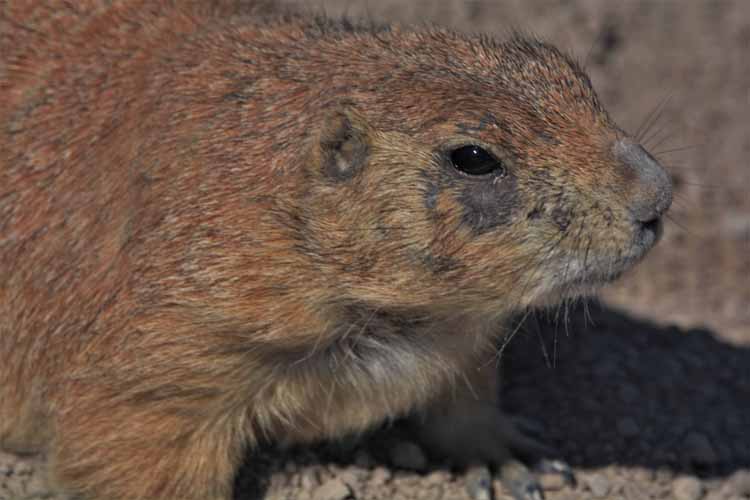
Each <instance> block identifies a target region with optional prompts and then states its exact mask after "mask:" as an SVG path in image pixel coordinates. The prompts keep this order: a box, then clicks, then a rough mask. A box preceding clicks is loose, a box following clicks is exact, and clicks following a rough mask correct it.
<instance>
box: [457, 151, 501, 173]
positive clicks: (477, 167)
mask: <svg viewBox="0 0 750 500" xmlns="http://www.w3.org/2000/svg"><path fill="white" fill-rule="evenodd" d="M450 158H451V162H452V163H453V166H454V167H455V168H456V169H457V170H460V171H461V172H463V173H465V174H468V175H487V174H490V173H495V174H497V175H503V174H505V166H504V165H503V162H502V161H500V160H499V159H498V158H495V157H494V156H493V155H492V154H490V153H488V152H487V151H486V150H484V149H482V148H481V147H479V146H476V145H469V146H461V147H459V148H456V149H454V150H453V151H451V153H450Z"/></svg>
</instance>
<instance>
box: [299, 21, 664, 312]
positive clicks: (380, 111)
mask: <svg viewBox="0 0 750 500" xmlns="http://www.w3.org/2000/svg"><path fill="white" fill-rule="evenodd" d="M384 36H386V35H384ZM387 36H400V37H402V39H401V40H400V50H402V51H403V52H402V53H401V54H400V58H395V59H394V57H396V56H398V55H396V56H394V55H393V54H386V56H385V57H382V58H381V62H384V63H386V65H387V63H388V62H389V61H391V59H393V61H391V62H392V64H393V67H392V68H391V71H389V72H388V75H386V77H383V75H380V77H377V76H372V77H369V76H368V75H367V74H366V73H364V72H362V73H360V75H361V76H360V78H359V79H358V80H357V81H358V82H359V83H358V84H355V85H352V86H351V92H350V95H349V99H348V100H345V101H343V102H341V101H339V102H336V103H332V105H331V106H330V107H329V109H328V112H327V114H326V116H325V117H324V118H323V119H322V121H321V123H320V124H319V127H318V129H317V130H318V133H317V135H316V138H315V140H314V141H313V145H312V146H311V154H310V156H309V160H308V164H307V170H306V173H307V185H308V187H307V195H306V196H307V197H308V202H309V203H308V206H309V207H311V208H309V210H310V211H311V212H314V213H311V214H310V215H312V217H310V218H309V220H310V221H312V222H311V223H310V224H312V225H313V226H314V227H312V231H311V234H312V235H313V236H312V240H311V253H313V254H315V255H316V259H318V264H319V265H320V266H322V268H324V269H327V270H329V271H332V274H331V276H337V283H336V286H338V287H339V288H340V290H341V292H342V294H343V295H344V296H345V297H349V298H351V299H353V300H359V301H365V302H367V303H371V304H373V305H375V306H376V307H418V308H421V307H427V308H430V307H433V308H434V307H438V308H446V310H447V309H450V308H460V309H461V310H463V311H477V312H480V311H485V312H488V313H489V312H490V311H508V310H509V309H514V308H517V307H523V306H527V305H531V304H542V303H549V302H556V301H558V300H560V299H561V298H564V297H568V296H574V295H577V294H579V293H583V292H586V291H588V290H591V289H593V288H595V287H597V286H599V285H601V284H604V283H607V282H609V281H611V280H613V279H615V278H617V277H618V276H619V275H620V274H621V273H622V272H624V271H625V270H627V269H628V268H630V267H631V266H632V265H634V264H635V263H636V262H637V261H638V260H640V259H641V258H642V257H643V256H644V255H645V254H646V253H647V252H648V250H649V249H650V248H651V247H652V246H653V245H654V244H655V243H656V242H657V240H658V239H659V236H660V233H661V222H660V221H661V217H662V215H663V214H664V212H665V211H666V210H667V209H668V207H669V205H670V203H671V198H672V185H671V180H670V178H669V175H668V174H667V172H666V171H665V170H664V169H663V168H662V167H661V166H660V165H659V163H658V162H657V161H656V160H655V159H654V158H653V157H652V156H651V155H650V154H649V153H648V152H647V151H646V150H645V149H643V148H642V147H641V146H640V145H638V144H637V143H635V142H634V141H633V139H632V138H631V137H629V136H628V135H627V134H626V133H625V132H623V131H622V130H621V129H620V128H618V127H617V125H615V123H614V122H613V121H612V120H611V119H610V117H609V116H608V114H607V113H606V111H605V110H604V109H603V108H602V106H601V104H600V103H599V101H598V98H597V96H596V94H595V93H594V91H593V89H592V87H591V84H590V82H589V80H588V78H587V76H586V75H585V74H584V73H583V71H582V70H581V69H580V68H579V67H578V66H577V65H576V64H575V63H574V62H572V61H571V60H570V59H568V58H567V57H566V56H564V55H563V54H561V53H560V52H559V51H558V50H557V49H555V48H553V47H551V46H549V45H546V44H543V43H540V42H538V41H535V40H527V39H522V38H518V37H515V38H513V39H511V40H510V41H507V42H504V43H498V42H492V41H489V40H485V39H481V40H476V39H467V38H464V37H461V36H459V35H454V34H451V33H445V32H429V33H406V34H404V33H400V34H398V33H396V34H389V35H387ZM362 50H363V52H362V53H361V54H360V55H359V58H361V60H359V59H358V60H359V64H363V63H362V60H366V59H367V57H368V49H367V47H366V46H365V48H364V49H362ZM381 50H382V49H381ZM352 64H353V66H355V67H356V66H357V64H358V63H357V61H354V62H353V63H352ZM353 71H356V70H353ZM362 71H364V70H362ZM370 78H372V79H373V80H374V79H376V78H377V80H374V81H371V79H370ZM313 247H314V248H313Z"/></svg>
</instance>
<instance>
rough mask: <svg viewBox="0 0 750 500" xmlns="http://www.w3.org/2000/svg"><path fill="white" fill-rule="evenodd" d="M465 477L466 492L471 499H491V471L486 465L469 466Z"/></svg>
mask: <svg viewBox="0 0 750 500" xmlns="http://www.w3.org/2000/svg"><path fill="white" fill-rule="evenodd" d="M465 478H466V492H467V493H468V494H469V497H470V498H471V499H472V500H491V499H492V473H491V472H490V470H489V469H488V468H487V467H486V466H484V465H479V466H475V467H471V468H470V469H469V470H467V471H466V476H465Z"/></svg>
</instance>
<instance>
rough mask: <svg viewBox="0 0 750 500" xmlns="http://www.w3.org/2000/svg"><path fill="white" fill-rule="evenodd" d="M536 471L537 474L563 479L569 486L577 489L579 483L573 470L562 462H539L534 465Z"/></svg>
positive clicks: (544, 460) (545, 460)
mask: <svg viewBox="0 0 750 500" xmlns="http://www.w3.org/2000/svg"><path fill="white" fill-rule="evenodd" d="M534 471H535V472H536V473H537V474H554V475H557V476H560V477H562V479H563V481H564V482H565V484H566V485H567V486H570V487H571V488H575V487H576V484H577V481H576V476H575V474H574V473H573V469H571V468H570V466H569V465H568V464H566V463H565V462H563V461H561V460H547V459H542V460H539V461H538V462H537V463H536V464H534Z"/></svg>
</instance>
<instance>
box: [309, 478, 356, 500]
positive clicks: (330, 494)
mask: <svg viewBox="0 0 750 500" xmlns="http://www.w3.org/2000/svg"><path fill="white" fill-rule="evenodd" d="M312 498H313V500H346V499H347V498H352V492H351V490H350V489H349V487H348V486H347V485H346V483H345V482H343V481H342V480H341V479H337V478H334V479H329V480H328V481H326V482H325V483H323V484H322V485H320V486H319V487H318V488H317V489H316V490H315V492H314V493H313V495H312Z"/></svg>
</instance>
